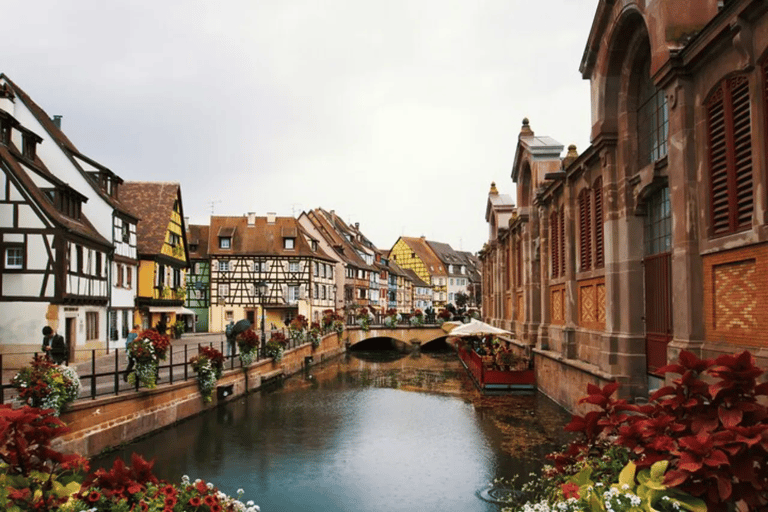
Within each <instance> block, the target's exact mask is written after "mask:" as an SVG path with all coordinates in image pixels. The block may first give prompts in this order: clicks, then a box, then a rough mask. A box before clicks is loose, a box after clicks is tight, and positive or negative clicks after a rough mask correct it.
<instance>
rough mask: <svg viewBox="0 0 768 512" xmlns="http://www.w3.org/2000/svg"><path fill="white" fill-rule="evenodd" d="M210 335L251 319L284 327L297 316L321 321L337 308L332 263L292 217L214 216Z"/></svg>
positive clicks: (210, 245) (210, 248)
mask: <svg viewBox="0 0 768 512" xmlns="http://www.w3.org/2000/svg"><path fill="white" fill-rule="evenodd" d="M208 256H209V258H210V262H211V316H210V325H211V330H213V331H220V330H222V329H223V328H224V326H225V325H226V324H227V323H229V322H230V321H238V320H241V319H247V320H249V321H250V322H251V323H252V324H253V325H256V326H261V321H262V318H263V319H264V328H265V330H271V329H273V328H278V329H279V328H285V327H286V326H287V325H288V324H289V323H290V322H291V320H293V319H294V318H296V316H297V315H304V316H305V317H306V318H308V319H310V320H313V321H316V320H319V319H320V317H321V314H322V311H323V310H324V309H331V308H333V307H334V305H335V294H336V287H335V282H334V271H333V265H334V263H335V262H334V260H333V259H332V258H331V257H330V256H329V255H328V254H326V253H325V252H324V251H323V250H322V249H321V248H320V247H319V245H318V244H317V243H316V241H315V240H313V239H312V237H311V236H309V235H308V234H307V233H306V232H305V231H304V230H303V229H302V228H301V226H300V225H299V223H298V222H297V221H296V219H295V218H293V217H278V216H276V215H274V214H267V216H266V217H257V216H256V215H255V214H254V213H249V214H247V215H245V216H242V217H220V216H212V217H211V224H210V229H209V234H208Z"/></svg>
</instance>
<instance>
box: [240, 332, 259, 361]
mask: <svg viewBox="0 0 768 512" xmlns="http://www.w3.org/2000/svg"><path fill="white" fill-rule="evenodd" d="M237 348H238V351H239V353H238V356H239V357H240V364H241V365H242V367H243V369H246V368H247V367H248V366H250V365H251V363H253V362H254V361H255V360H256V359H257V356H258V350H259V335H258V334H256V333H255V332H254V331H253V329H248V330H247V331H245V332H242V333H240V334H238V335H237Z"/></svg>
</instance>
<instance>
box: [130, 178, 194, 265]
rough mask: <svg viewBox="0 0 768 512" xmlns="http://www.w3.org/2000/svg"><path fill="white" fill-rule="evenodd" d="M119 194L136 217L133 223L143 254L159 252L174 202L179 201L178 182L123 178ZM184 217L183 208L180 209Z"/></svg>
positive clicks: (139, 248) (138, 246) (140, 250)
mask: <svg viewBox="0 0 768 512" xmlns="http://www.w3.org/2000/svg"><path fill="white" fill-rule="evenodd" d="M120 190H121V195H122V197H123V201H124V202H125V204H126V206H127V207H128V210H129V211H130V212H131V213H132V214H133V215H134V216H136V217H137V218H138V219H139V223H138V225H137V227H136V235H137V239H138V240H137V244H136V246H137V249H138V251H139V254H142V255H158V254H161V251H162V248H163V244H164V243H165V235H166V232H167V231H168V223H169V222H170V221H171V214H172V213H173V205H174V203H175V202H176V200H177V199H178V200H179V203H181V188H180V187H179V184H178V183H172V182H159V181H126V182H125V183H123V184H122V186H121V189H120ZM180 215H181V216H182V217H183V212H181V213H180Z"/></svg>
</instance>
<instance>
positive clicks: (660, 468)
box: [651, 460, 669, 482]
mask: <svg viewBox="0 0 768 512" xmlns="http://www.w3.org/2000/svg"><path fill="white" fill-rule="evenodd" d="M667 466H669V461H668V460H660V461H658V462H656V463H654V464H653V466H651V479H653V480H655V481H657V482H663V481H664V473H666V472H667Z"/></svg>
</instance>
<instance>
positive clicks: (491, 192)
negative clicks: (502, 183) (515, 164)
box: [488, 181, 499, 196]
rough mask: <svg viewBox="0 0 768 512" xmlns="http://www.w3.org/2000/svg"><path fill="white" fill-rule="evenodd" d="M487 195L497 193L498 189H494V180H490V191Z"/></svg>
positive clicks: (495, 194)
mask: <svg viewBox="0 0 768 512" xmlns="http://www.w3.org/2000/svg"><path fill="white" fill-rule="evenodd" d="M488 195H491V196H497V195H499V191H498V190H497V189H496V182H495V181H492V182H491V191H490V192H488Z"/></svg>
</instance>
